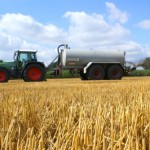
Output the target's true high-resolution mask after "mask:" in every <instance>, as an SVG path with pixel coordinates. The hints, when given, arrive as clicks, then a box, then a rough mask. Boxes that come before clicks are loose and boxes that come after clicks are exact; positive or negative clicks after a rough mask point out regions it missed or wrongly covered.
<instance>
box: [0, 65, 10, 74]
mask: <svg viewBox="0 0 150 150" xmlns="http://www.w3.org/2000/svg"><path fill="white" fill-rule="evenodd" d="M0 69H4V70H6V71H7V73H8V74H9V75H10V74H11V70H9V69H7V68H5V67H0Z"/></svg>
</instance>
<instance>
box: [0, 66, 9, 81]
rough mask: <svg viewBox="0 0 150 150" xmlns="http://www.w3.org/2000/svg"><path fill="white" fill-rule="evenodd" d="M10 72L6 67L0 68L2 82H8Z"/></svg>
mask: <svg viewBox="0 0 150 150" xmlns="http://www.w3.org/2000/svg"><path fill="white" fill-rule="evenodd" d="M8 80H9V74H8V71H7V70H6V69H3V68H0V82H1V83H2V82H8Z"/></svg>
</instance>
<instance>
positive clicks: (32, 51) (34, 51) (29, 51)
mask: <svg viewBox="0 0 150 150" xmlns="http://www.w3.org/2000/svg"><path fill="white" fill-rule="evenodd" d="M16 52H28V53H36V52H37V50H18V51H16Z"/></svg>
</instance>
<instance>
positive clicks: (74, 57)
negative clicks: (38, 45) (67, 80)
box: [61, 49, 125, 68]
mask: <svg viewBox="0 0 150 150" xmlns="http://www.w3.org/2000/svg"><path fill="white" fill-rule="evenodd" d="M89 62H95V63H96V62H97V63H120V64H121V65H122V66H124V62H125V52H124V51H104V50H82V49H81V50H77V49H63V50H61V63H62V66H63V67H66V68H80V67H83V66H85V65H87V64H88V63H89Z"/></svg>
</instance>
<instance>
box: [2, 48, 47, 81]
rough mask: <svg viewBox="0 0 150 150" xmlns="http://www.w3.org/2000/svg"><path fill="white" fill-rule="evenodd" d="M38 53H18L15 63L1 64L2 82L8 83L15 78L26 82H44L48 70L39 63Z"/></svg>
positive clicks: (15, 54) (15, 56) (16, 53)
mask: <svg viewBox="0 0 150 150" xmlns="http://www.w3.org/2000/svg"><path fill="white" fill-rule="evenodd" d="M36 53H37V51H20V50H18V51H16V52H15V53H14V61H13V62H2V61H1V62H0V82H8V80H9V79H10V78H11V77H13V78H16V79H19V78H22V79H23V80H24V81H26V82H33V81H44V80H45V72H46V68H45V65H44V63H42V62H38V61H37V57H36Z"/></svg>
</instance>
